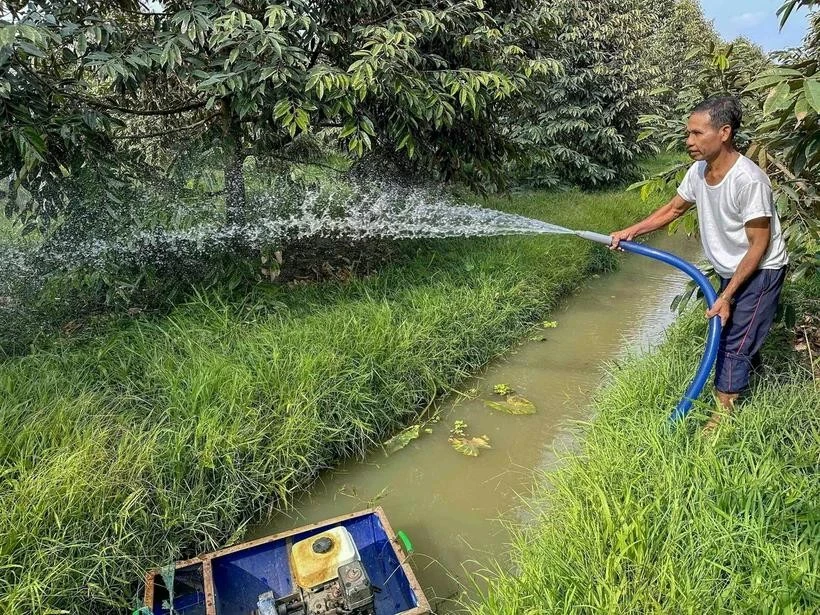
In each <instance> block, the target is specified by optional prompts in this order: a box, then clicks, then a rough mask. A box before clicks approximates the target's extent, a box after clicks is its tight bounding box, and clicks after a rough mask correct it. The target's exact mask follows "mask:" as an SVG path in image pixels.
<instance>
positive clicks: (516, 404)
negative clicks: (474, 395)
mask: <svg viewBox="0 0 820 615" xmlns="http://www.w3.org/2000/svg"><path fill="white" fill-rule="evenodd" d="M484 404H485V405H486V406H487V407H488V408H491V409H493V410H497V411H498V412H504V413H505V414H519V415H520V414H535V404H533V403H532V402H531V401H530V400H529V399H526V398H524V397H521V396H520V395H508V396H507V400H506V401H503V402H498V401H485V402H484Z"/></svg>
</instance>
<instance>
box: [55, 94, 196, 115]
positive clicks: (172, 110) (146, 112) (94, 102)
mask: <svg viewBox="0 0 820 615" xmlns="http://www.w3.org/2000/svg"><path fill="white" fill-rule="evenodd" d="M61 93H63V94H65V95H66V96H73V97H74V98H77V99H79V100H82V101H83V102H84V103H86V104H88V105H91V106H92V107H99V108H101V109H109V110H111V111H119V112H120V113H128V114H129V115H176V114H177V113H184V112H185V111H193V110H194V109H201V108H202V107H204V106H205V105H206V104H207V103H206V101H197V102H192V103H187V104H184V105H180V106H178V107H171V108H168V109H130V108H128V107H121V106H119V105H112V104H109V103H104V102H101V101H98V100H94V99H93V98H87V97H85V96H80V95H77V94H70V93H67V92H61Z"/></svg>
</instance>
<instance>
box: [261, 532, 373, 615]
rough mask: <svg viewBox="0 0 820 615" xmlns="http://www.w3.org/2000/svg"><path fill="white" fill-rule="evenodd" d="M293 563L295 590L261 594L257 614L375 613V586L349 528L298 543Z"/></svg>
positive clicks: (323, 533) (359, 614) (294, 546)
mask: <svg viewBox="0 0 820 615" xmlns="http://www.w3.org/2000/svg"><path fill="white" fill-rule="evenodd" d="M290 563H291V570H292V572H293V579H294V581H295V588H294V589H295V591H294V592H293V593H291V594H290V595H288V596H282V597H279V598H277V597H276V596H275V595H274V594H273V592H266V593H264V594H261V595H260V596H259V600H258V603H257V604H258V610H257V614H258V615H375V600H374V587H373V586H372V585H371V583H370V579H369V578H368V576H367V571H366V570H365V568H364V566H363V565H362V561H361V557H360V556H359V551H358V549H357V548H356V544H355V543H354V542H353V538H352V537H351V536H350V532H348V530H347V529H346V528H344V527H342V526H339V527H335V528H332V529H330V530H328V531H325V532H322V533H321V534H317V535H315V536H312V537H310V538H307V539H305V540H301V541H299V542H297V543H296V544H294V545H293V548H292V549H291V552H290Z"/></svg>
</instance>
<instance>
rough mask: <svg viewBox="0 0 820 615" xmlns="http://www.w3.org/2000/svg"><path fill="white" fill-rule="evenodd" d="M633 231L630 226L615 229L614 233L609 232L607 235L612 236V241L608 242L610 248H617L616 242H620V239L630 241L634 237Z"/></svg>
mask: <svg viewBox="0 0 820 615" xmlns="http://www.w3.org/2000/svg"><path fill="white" fill-rule="evenodd" d="M635 234H636V233H635V231H634V230H633V229H632V227H631V226H630V227H629V228H625V229H623V230H622V231H615V232H614V233H610V234H609V236H610V237H612V243H611V244H609V249H610V250H617V249H618V244H620V243H621V241H622V240H626V241H632V239H633V238H634V237H635Z"/></svg>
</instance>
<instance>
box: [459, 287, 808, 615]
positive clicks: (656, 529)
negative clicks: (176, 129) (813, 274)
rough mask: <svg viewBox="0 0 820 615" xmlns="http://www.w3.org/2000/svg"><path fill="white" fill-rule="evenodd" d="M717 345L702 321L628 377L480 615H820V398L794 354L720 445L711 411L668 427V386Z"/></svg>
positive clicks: (551, 488) (545, 481)
mask: <svg viewBox="0 0 820 615" xmlns="http://www.w3.org/2000/svg"><path fill="white" fill-rule="evenodd" d="M816 290H817V289H815V291H816ZM816 296H817V295H816ZM815 304H816V301H815ZM703 335H704V326H703V319H702V316H701V314H700V312H698V313H697V314H695V315H694V317H690V318H688V319H686V320H685V321H684V322H681V323H680V324H678V325H677V326H676V327H675V328H674V329H673V330H672V332H671V334H670V335H669V338H668V340H667V341H666V343H665V345H664V346H663V347H662V349H661V350H660V351H659V352H656V353H655V354H652V355H650V356H646V357H643V358H640V359H637V360H633V361H632V362H631V363H629V364H628V365H626V366H625V367H623V368H617V367H614V368H613V371H612V375H611V382H610V384H609V385H608V387H607V388H606V389H605V390H604V391H603V392H602V393H601V394H600V395H599V397H598V399H597V402H596V404H595V408H596V410H597V416H596V418H595V419H594V420H593V421H592V422H591V423H589V424H586V425H582V426H580V427H579V430H580V433H579V435H580V437H581V438H582V444H581V445H580V449H579V450H576V451H573V452H568V453H567V454H566V457H565V459H564V463H563V465H562V467H560V468H559V469H558V470H556V471H552V472H548V473H545V474H544V475H543V476H542V477H541V480H540V481H539V487H538V488H537V489H536V491H535V493H534V494H533V495H532V497H531V498H529V499H527V502H526V507H527V509H528V510H530V511H531V512H532V515H533V516H534V518H535V521H534V522H533V524H532V525H529V526H527V527H519V528H516V529H515V531H514V535H515V539H514V541H513V545H512V551H511V552H512V557H513V562H514V564H513V567H512V569H504V570H501V569H496V570H494V571H492V573H491V574H490V578H491V579H492V582H491V584H490V589H489V590H488V591H487V593H486V595H484V596H483V599H482V600H481V601H480V602H476V603H474V604H471V605H470V608H469V611H470V612H471V613H473V614H474V615H479V614H481V615H484V614H487V615H489V614H492V615H504V614H509V615H522V614H527V615H530V614H532V615H534V614H536V613H539V614H540V613H784V614H785V613H816V612H817V609H818V605H820V557H818V554H820V473H819V472H818V471H820V389H818V387H817V383H816V382H813V381H812V380H811V378H810V376H809V375H808V373H807V371H806V370H805V369H803V368H800V367H798V366H796V365H795V364H794V362H790V361H787V360H785V359H784V357H785V356H786V355H785V354H783V353H782V352H781V353H779V357H778V359H777V360H776V361H774V362H773V364H772V365H771V367H770V368H769V371H768V372H767V374H766V375H765V377H763V378H762V379H761V380H759V381H758V383H757V385H756V386H755V388H754V391H753V394H752V395H751V396H750V397H749V399H748V401H747V402H746V403H745V404H743V405H742V407H741V409H740V410H739V411H738V412H737V413H736V415H735V416H734V418H732V419H731V420H730V421H728V422H727V423H725V424H724V425H723V426H722V427H721V428H720V429H719V431H718V432H717V433H715V434H712V435H711V436H705V435H703V434H701V433H700V431H699V429H700V427H701V426H702V425H703V420H702V419H703V418H705V416H706V415H707V414H708V413H709V412H710V411H711V407H708V406H707V405H705V404H701V405H700V406H699V407H698V408H697V410H696V412H695V413H694V416H690V417H689V418H687V419H686V421H685V423H683V424H681V425H679V426H678V428H677V429H675V430H674V431H668V430H667V429H665V428H664V421H665V418H666V416H668V413H669V410H670V409H671V408H672V407H673V405H674V403H675V401H676V400H675V399H674V397H671V396H670V394H671V393H674V391H677V390H678V389H677V388H676V387H670V386H669V383H670V382H683V381H684V380H685V379H686V378H687V376H689V375H691V374H692V373H693V371H694V366H695V361H696V360H697V357H698V353H699V352H700V351H701V346H702V339H703ZM769 350H770V354H771V351H776V350H778V349H777V348H775V347H774V346H773V347H770V348H769Z"/></svg>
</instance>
